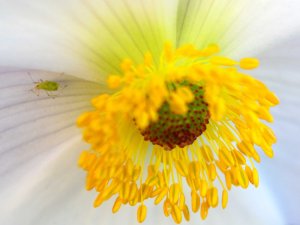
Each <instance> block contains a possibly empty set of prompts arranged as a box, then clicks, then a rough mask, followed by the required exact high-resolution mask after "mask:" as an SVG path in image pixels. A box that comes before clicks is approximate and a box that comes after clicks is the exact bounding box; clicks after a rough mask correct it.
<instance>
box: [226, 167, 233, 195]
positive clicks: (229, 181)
mask: <svg viewBox="0 0 300 225" xmlns="http://www.w3.org/2000/svg"><path fill="white" fill-rule="evenodd" d="M225 181H226V187H227V189H228V190H230V189H231V184H232V183H231V175H230V172H229V171H226V172H225Z"/></svg>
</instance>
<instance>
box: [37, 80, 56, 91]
mask: <svg viewBox="0 0 300 225" xmlns="http://www.w3.org/2000/svg"><path fill="white" fill-rule="evenodd" d="M35 83H36V85H35V88H36V89H38V90H45V91H57V90H58V88H59V83H57V82H55V81H49V80H45V81H42V80H41V81H40V82H35Z"/></svg>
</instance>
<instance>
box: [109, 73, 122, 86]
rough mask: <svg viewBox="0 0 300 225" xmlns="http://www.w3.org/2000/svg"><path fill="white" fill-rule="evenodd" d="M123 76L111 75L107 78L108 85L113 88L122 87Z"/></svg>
mask: <svg viewBox="0 0 300 225" xmlns="http://www.w3.org/2000/svg"><path fill="white" fill-rule="evenodd" d="M121 82H122V78H121V77H120V76H118V75H111V76H109V77H108V78H107V85H108V87H109V88H111V89H115V88H118V87H120V85H121Z"/></svg>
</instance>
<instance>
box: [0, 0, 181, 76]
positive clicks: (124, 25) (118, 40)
mask: <svg viewBox="0 0 300 225" xmlns="http://www.w3.org/2000/svg"><path fill="white" fill-rule="evenodd" d="M176 10H177V1H176V0H175V1H174V0H164V1H161V0H154V1H153V0H151V1H150V0H134V1H126V0H115V1H109V0H96V1H84V0H74V1H60V0H54V1H53V0H51V1H50V0H46V1H43V2H41V1H39V0H25V1H24V0H12V1H1V2H0V30H1V36H0V37H1V38H0V66H6V67H9V66H11V67H17V68H31V69H42V70H48V71H56V72H65V73H68V74H73V75H76V76H78V77H81V78H84V79H89V80H97V81H104V77H105V76H106V75H107V74H108V73H116V72H117V71H118V70H119V63H120V60H122V59H123V58H124V57H131V58H132V59H134V60H138V59H140V58H141V57H143V54H144V53H145V52H146V51H151V52H152V53H153V54H154V55H157V54H158V52H160V50H161V47H162V44H163V43H164V41H166V40H171V41H173V40H174V39H175V31H176V19H175V18H176Z"/></svg>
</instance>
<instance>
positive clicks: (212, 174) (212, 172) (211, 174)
mask: <svg viewBox="0 0 300 225" xmlns="http://www.w3.org/2000/svg"><path fill="white" fill-rule="evenodd" d="M208 175H209V178H210V180H212V181H214V180H215V179H216V177H217V170H216V166H215V164H210V165H209V167H208Z"/></svg>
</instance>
